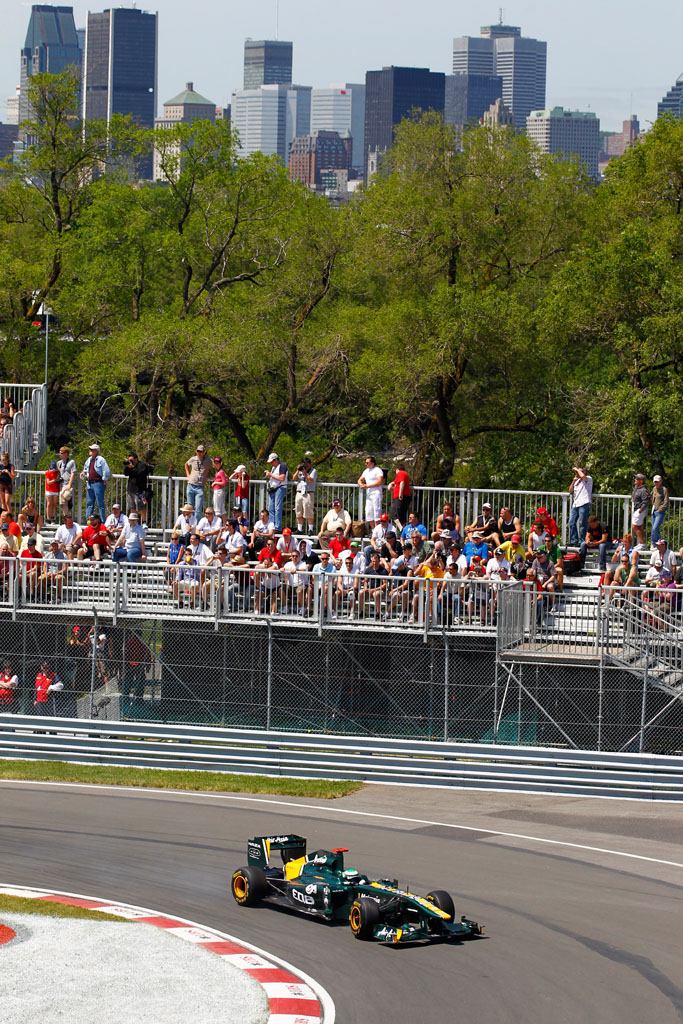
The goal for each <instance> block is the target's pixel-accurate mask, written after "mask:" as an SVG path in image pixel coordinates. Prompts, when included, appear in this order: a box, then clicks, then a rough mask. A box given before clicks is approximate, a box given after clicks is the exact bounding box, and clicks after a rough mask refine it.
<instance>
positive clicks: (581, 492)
mask: <svg viewBox="0 0 683 1024" xmlns="http://www.w3.org/2000/svg"><path fill="white" fill-rule="evenodd" d="M572 469H573V470H574V478H573V480H572V482H571V483H570V485H569V494H570V495H571V502H572V507H571V510H570V512H569V543H570V544H571V545H572V546H573V547H576V546H577V545H578V544H582V543H583V541H584V538H585V536H586V531H587V530H588V515H589V513H590V510H591V501H592V498H593V477H592V476H588V474H587V473H586V470H585V469H584V468H583V466H573V467H572Z"/></svg>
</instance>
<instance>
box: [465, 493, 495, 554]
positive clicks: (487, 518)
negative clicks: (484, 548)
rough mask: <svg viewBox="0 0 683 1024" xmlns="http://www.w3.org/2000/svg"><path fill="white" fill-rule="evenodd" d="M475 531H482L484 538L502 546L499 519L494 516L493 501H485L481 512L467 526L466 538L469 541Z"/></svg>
mask: <svg viewBox="0 0 683 1024" xmlns="http://www.w3.org/2000/svg"><path fill="white" fill-rule="evenodd" d="M475 533H480V534H481V535H482V537H483V538H484V540H485V541H487V542H488V543H490V544H492V545H493V547H496V548H498V547H500V538H499V536H498V520H497V519H495V518H494V516H493V512H492V511H491V503H490V502H488V501H485V502H484V504H483V505H482V506H481V512H480V513H479V515H478V516H477V518H476V519H475V520H474V522H473V523H470V525H469V526H466V527H465V538H466V540H467V541H470V540H472V539H473V537H474V535H475Z"/></svg>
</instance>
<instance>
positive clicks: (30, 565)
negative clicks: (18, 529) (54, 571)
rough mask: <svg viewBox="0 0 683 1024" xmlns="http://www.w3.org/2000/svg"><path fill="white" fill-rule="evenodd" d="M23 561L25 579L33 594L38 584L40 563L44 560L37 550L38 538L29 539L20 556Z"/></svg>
mask: <svg viewBox="0 0 683 1024" xmlns="http://www.w3.org/2000/svg"><path fill="white" fill-rule="evenodd" d="M19 558H20V559H21V565H22V567H24V566H25V574H26V575H25V579H26V584H27V587H28V589H29V591H30V592H31V593H33V592H34V591H35V589H36V586H37V584H38V570H39V568H40V563H41V562H42V560H43V556H42V554H41V553H40V551H37V550H36V538H35V537H28V538H27V540H26V547H25V548H23V549H22V551H21V554H20V555H19Z"/></svg>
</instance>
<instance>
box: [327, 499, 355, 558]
mask: <svg viewBox="0 0 683 1024" xmlns="http://www.w3.org/2000/svg"><path fill="white" fill-rule="evenodd" d="M352 522H353V521H352V519H351V516H350V515H349V513H348V512H347V511H346V509H345V508H344V507H343V506H342V500H341V498H335V499H334V501H333V502H332V508H331V509H330V510H329V511H328V512H327V513H326V514H325V516H324V518H323V521H322V523H321V524H320V532H319V533H318V540H319V541H320V546H321V547H322V548H326V547H327V546H328V542H329V541H330V540H331V538H332V537H334V536H335V535H336V532H337V527H338V526H343V527H344V536H345V537H349V536H350V535H351V526H352Z"/></svg>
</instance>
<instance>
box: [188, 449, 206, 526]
mask: <svg viewBox="0 0 683 1024" xmlns="http://www.w3.org/2000/svg"><path fill="white" fill-rule="evenodd" d="M210 469H211V459H210V458H209V457H208V455H207V454H206V448H205V447H204V445H203V444H198V445H197V449H196V451H195V454H194V455H191V456H190V458H189V459H188V460H187V462H186V463H185V477H186V479H187V504H188V505H191V506H192V510H193V512H194V514H195V522H197V521H198V520H199V519H200V518H201V515H202V508H203V507H204V488H205V486H206V478H207V477H208V475H209V471H210Z"/></svg>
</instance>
